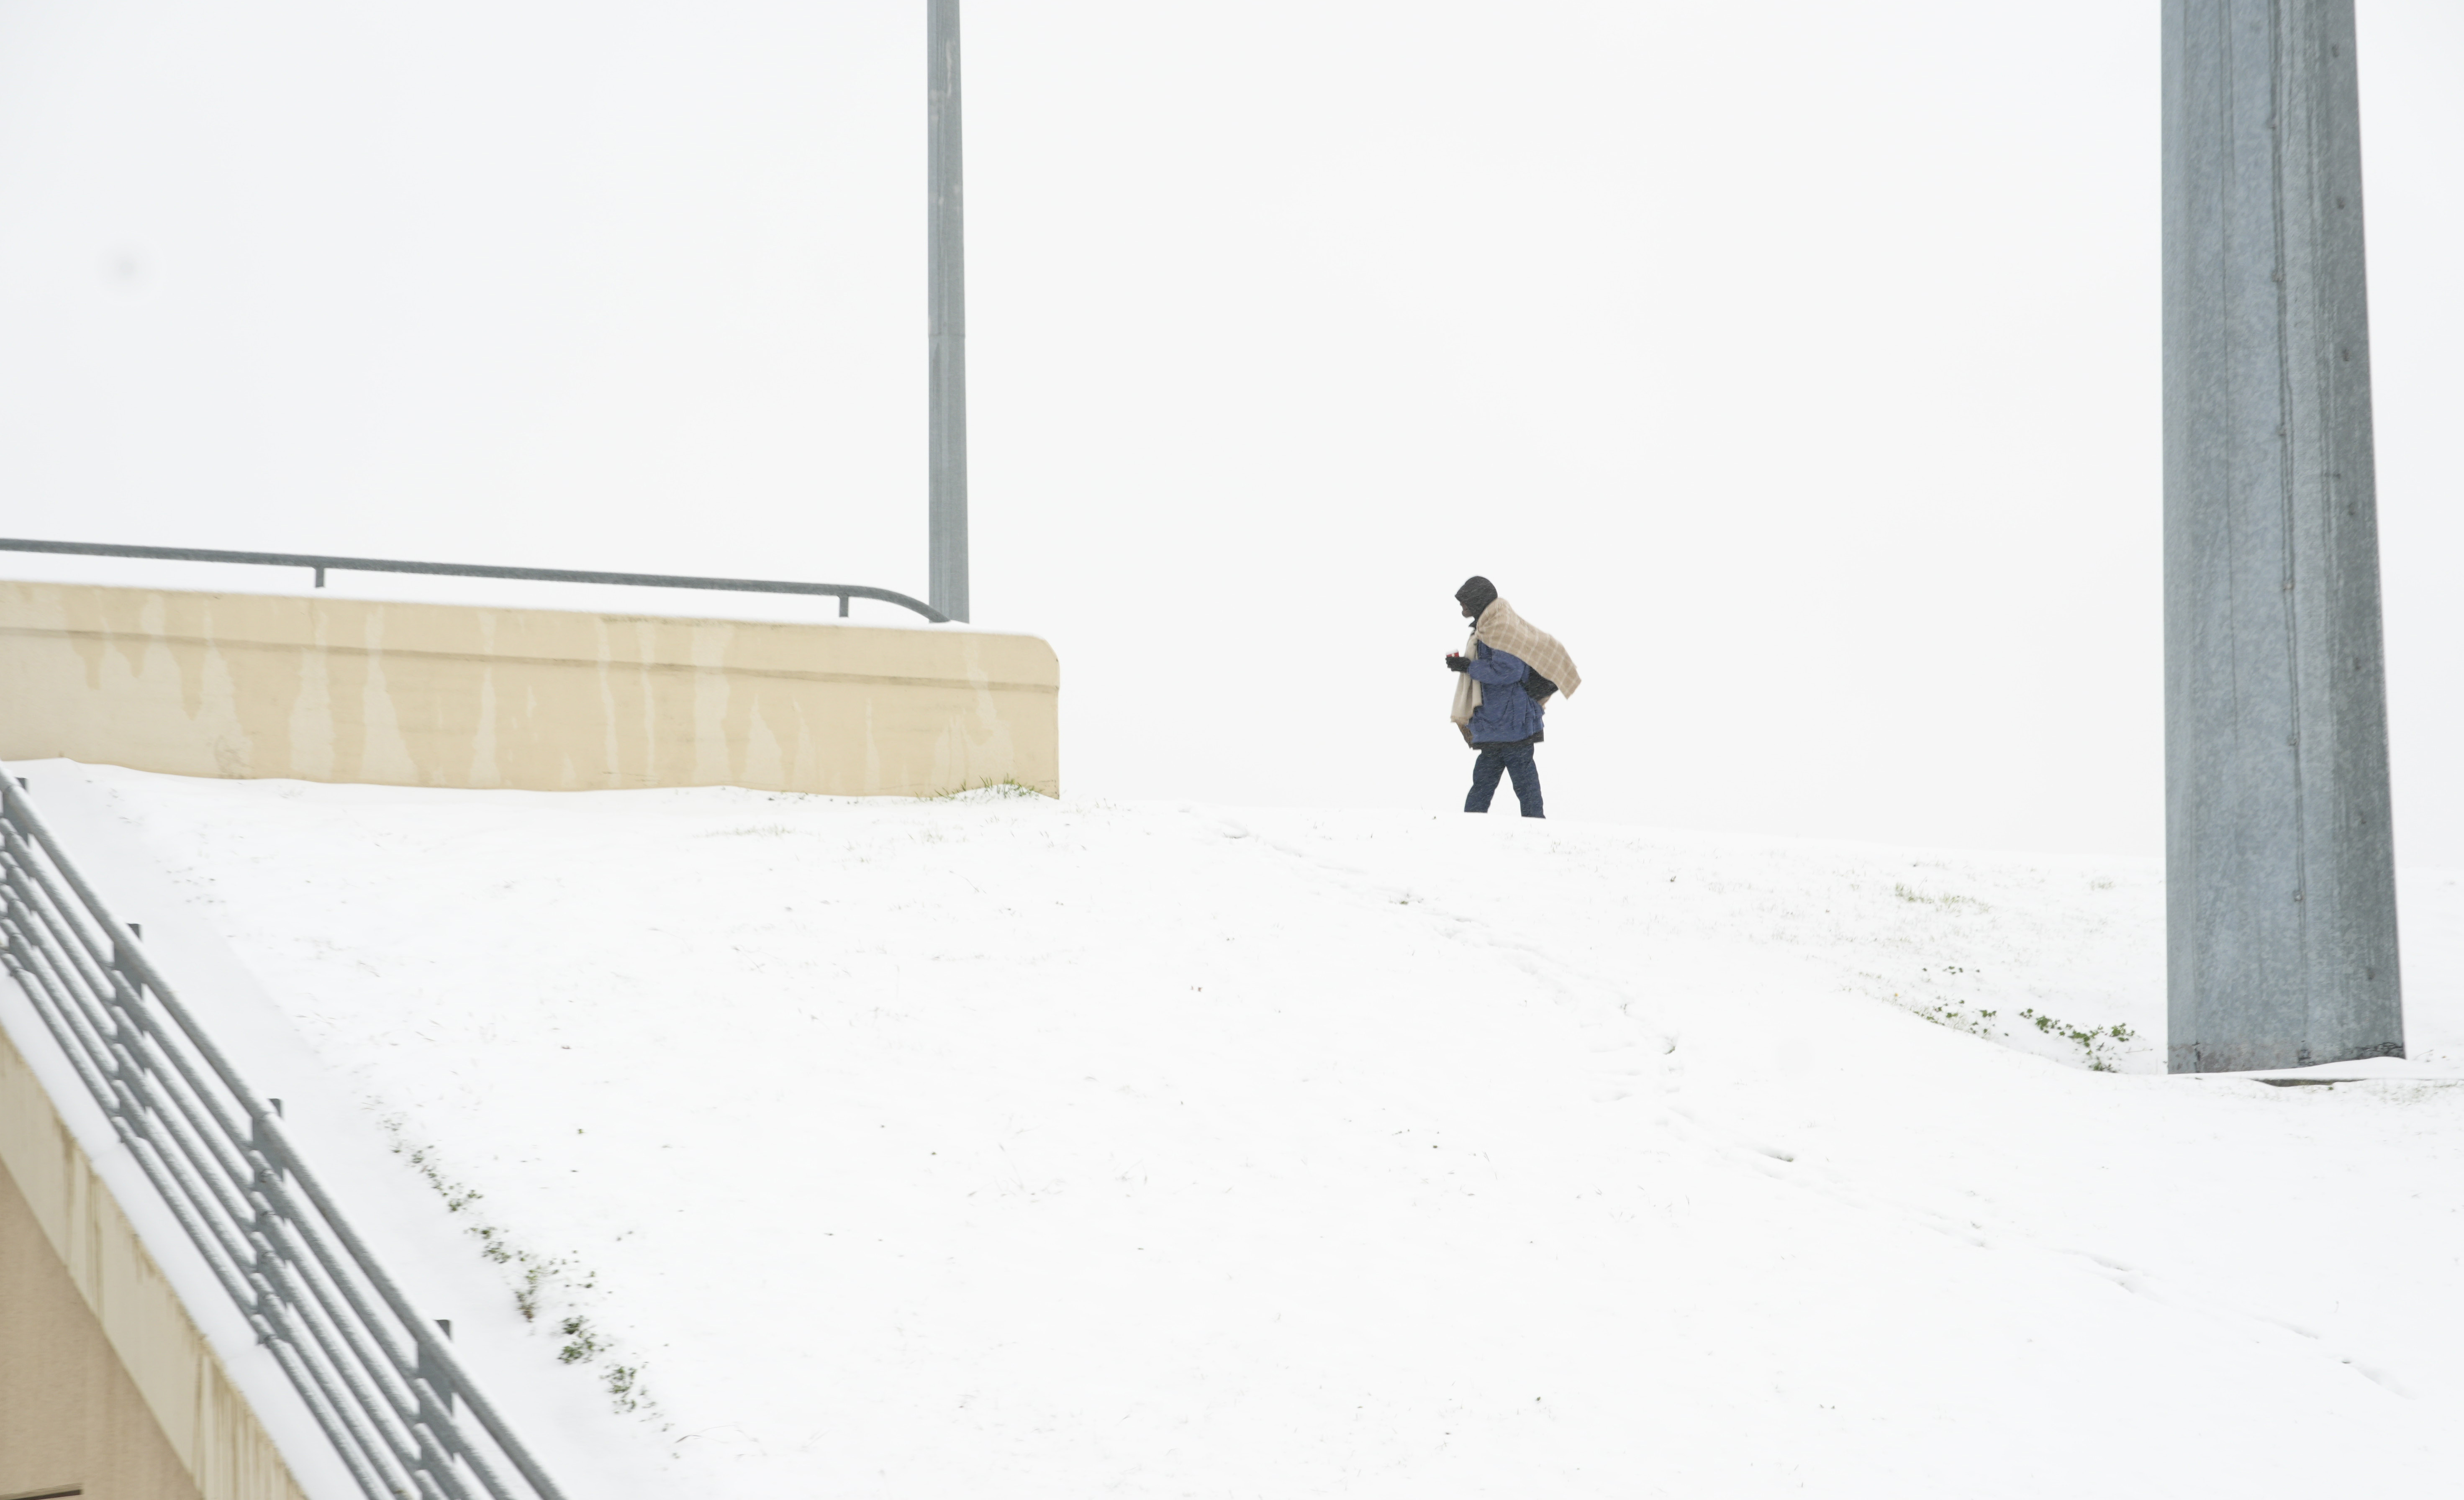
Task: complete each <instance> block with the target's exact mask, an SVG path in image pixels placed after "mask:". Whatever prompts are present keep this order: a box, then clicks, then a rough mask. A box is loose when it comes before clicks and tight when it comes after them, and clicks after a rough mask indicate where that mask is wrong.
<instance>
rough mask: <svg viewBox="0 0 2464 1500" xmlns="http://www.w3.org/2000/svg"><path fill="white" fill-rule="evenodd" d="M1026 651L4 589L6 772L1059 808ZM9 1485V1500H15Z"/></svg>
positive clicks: (599, 617)
mask: <svg viewBox="0 0 2464 1500" xmlns="http://www.w3.org/2000/svg"><path fill="white" fill-rule="evenodd" d="M1060 680H1061V678H1060V664H1059V662H1058V660H1057V659H1056V658H1055V657H1054V655H1053V653H1052V648H1050V647H1049V646H1046V645H1045V643H1044V642H1043V641H1041V640H1038V639H1036V638H1035V637H1033V636H1029V635H1000V634H993V633H989V632H984V631H973V630H963V629H876V628H870V627H864V626H848V625H768V624H753V623H746V622H740V621H726V620H692V619H670V618H657V617H650V616H642V615H603V614H586V613H580V612H566V611H561V610H546V609H495V608H483V607H473V606H461V605H415V604H388V603H381V602H375V601H368V600H354V599H319V598H314V597H305V598H303V597H300V596H298V595H271V594H207V593H184V592H175V591H171V590H167V589H151V588H104V587H98V586H93V585H74V584H31V583H13V582H7V581H0V760H7V761H19V760H39V759H43V758H47V757H52V756H61V757H66V758H68V759H70V760H75V761H93V762H101V763H105V764H112V765H124V766H130V767H133V768H135V769H138V770H146V771H167V772H172V773H175V774H178V775H184V776H220V777H296V778H298V779H300V780H303V781H314V782H371V783H383V784H387V785H398V786H465V787H497V786H510V787H525V788H529V789H532V790H539V791H568V790H584V789H600V788H615V787H636V786H719V785H724V786H752V787H759V788H761V789H764V790H773V791H798V792H825V793H832V794H837V795H843V796H871V795H893V796H929V795H931V794H933V793H935V792H944V791H956V790H958V789H961V788H964V787H968V786H974V785H979V784H982V783H987V782H997V781H1001V780H1003V779H1005V778H1011V779H1015V780H1017V781H1019V782H1021V783H1025V784H1026V785H1029V786H1032V787H1034V788H1036V789H1037V790H1039V791H1043V792H1046V793H1050V794H1052V795H1056V796H1057V795H1059V792H1060V787H1061V759H1060V724H1059V702H1060V698H1059V695H1060ZM0 1492H5V1491H0Z"/></svg>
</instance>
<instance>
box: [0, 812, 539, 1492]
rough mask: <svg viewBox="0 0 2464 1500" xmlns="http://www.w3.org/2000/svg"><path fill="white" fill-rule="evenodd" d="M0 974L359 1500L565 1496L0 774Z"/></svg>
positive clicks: (273, 1116)
mask: <svg viewBox="0 0 2464 1500" xmlns="http://www.w3.org/2000/svg"><path fill="white" fill-rule="evenodd" d="M0 966H5V967H6V968H7V970H8V971H9V972H10V973H11V974H12V975H14V976H15V977H16V980H17V982H18V984H19V985H20V986H21V987H22V988H23V989H24V990H25V992H26V995H27V998H28V999H30V1000H31V1001H32V1002H33V1006H34V1009H35V1010H36V1011H37V1012H38V1013H39V1014H40V1015H41V1017H42V1020H43V1024H44V1026H48V1027H49V1028H50V1029H51V1033H52V1036H53V1038H54V1039H55V1041H57V1042H58V1043H59V1045H60V1049H61V1050H62V1051H63V1052H65V1053H67V1054H68V1058H69V1061H70V1062H71V1063H72V1064H74V1065H75V1066H76V1068H77V1076H78V1077H79V1078H81V1079H83V1080H84V1082H85V1086H86V1088H87V1090H88V1091H89V1092H92V1093H93V1095H94V1098H95V1102H96V1103H97V1104H99V1105H100V1106H102V1111H103V1113H104V1114H106V1115H108V1116H109V1117H110V1119H111V1125H112V1129H113V1130H114V1131H116V1132H118V1133H119V1136H120V1138H121V1140H122V1141H123V1142H125V1143H126V1144H127V1146H128V1149H129V1151H130V1153H131V1154H133V1155H134V1156H135V1157H136V1158H137V1160H138V1163H139V1165H141V1166H142V1167H143V1168H144V1171H145V1175H146V1177H147V1178H149V1179H150V1180H152V1181H153V1183H154V1186H155V1188H156V1189H157V1190H158V1191H160V1192H161V1193H162V1195H163V1199H164V1202H166V1203H168V1204H169V1205H170V1208H171V1212H172V1213H173V1214H175V1215H176V1216H178V1218H179V1221H180V1226H181V1227H182V1228H184V1229H186V1230H187V1233H188V1238H189V1239H190V1240H192V1241H194V1242H195V1243H196V1246H197V1249H198V1250H199V1252H200V1253H202V1254H203V1255H204V1256H205V1258H206V1262H207V1264H208V1265H209V1266H210V1267H212V1268H213V1272H214V1275H215V1277H216V1278H217V1279H219V1280H220V1281H221V1283H222V1285H223V1290H226V1291H228V1292H229V1293H231V1300H232V1301H233V1302H236V1303H237V1304H238V1305H239V1309H240V1312H241V1313H242V1314H243V1315H245V1316H246V1317H247V1319H248V1322H249V1325H250V1326H251V1327H252V1328H253V1329H254V1330H255V1331H256V1336H257V1341H258V1342H259V1343H261V1344H264V1345H265V1346H266V1347H267V1348H268V1349H270V1350H272V1351H273V1354H274V1357H275V1360H276V1361H277V1362H279V1363H280V1364H281V1366H282V1370H283V1373H284V1374H285V1375H287V1376H289V1377H290V1378H291V1383H292V1384H293V1385H295V1386H297V1388H298V1391H299V1395H300V1398H301V1399H302V1400H303V1401H306V1402H307V1403H308V1407H309V1410H310V1411H311V1412H313V1413H314V1414H315V1416H316V1419H317V1422H318V1424H319V1426H321V1427H322V1428H323V1429H324V1431H325V1435H326V1436H327V1437H328V1438H330V1439H331V1440H332V1441H333V1445H334V1449H335V1451H336V1452H337V1453H339V1454H341V1459H342V1462H343V1464H344V1465H346V1466H347V1467H349V1469H350V1471H351V1475H352V1477H353V1478H355V1479H356V1480H358V1481H359V1485H360V1489H362V1491H363V1492H364V1493H365V1494H366V1495H367V1497H368V1500H408V1497H412V1496H417V1497H420V1500H563V1497H562V1496H561V1494H560V1492H559V1491H558V1489H557V1488H556V1486H555V1485H553V1484H552V1483H550V1482H549V1480H548V1478H547V1476H546V1475H545V1474H544V1473H542V1472H540V1470H539V1465H538V1464H536V1463H534V1462H533V1461H532V1459H531V1457H530V1455H529V1454H528V1453H527V1452H525V1451H524V1450H523V1448H522V1445H521V1444H520V1443H519V1442H518V1441H517V1439H516V1438H515V1436H514V1434H513V1433H512V1431H511V1430H510V1429H508V1428H507V1427H506V1425H505V1423H504V1422H503V1420H502V1419H501V1418H499V1417H498V1416H497V1415H496V1413H495V1409H494V1408H492V1407H490V1406H489V1404H488V1402H487V1401H486V1400H485V1399H484V1398H483V1397H481V1396H480V1394H479V1392H478V1390H477V1388H476V1387H474V1386H473V1384H472V1383H471V1379H470V1377H468V1376H466V1375H464V1374H463V1373H462V1370H461V1368H460V1366H458V1365H457V1364H455V1363H454V1360H453V1357H452V1355H451V1353H450V1352H449V1351H448V1350H447V1348H446V1339H447V1338H448V1337H450V1336H451V1330H450V1329H449V1328H447V1326H446V1325H444V1324H430V1323H429V1322H428V1321H426V1320H425V1319H423V1318H421V1317H419V1316H418V1315H417V1314H416V1313H413V1312H412V1311H411V1307H410V1304H409V1303H408V1302H407V1301H406V1300H404V1298H403V1295H402V1293H401V1291H400V1290H396V1288H395V1287H394V1284H393V1282H392V1280H391V1279H390V1278H388V1277H387V1276H386V1275H385V1270H384V1268H382V1267H380V1266H379V1265H378V1264H377V1262H376V1259H375V1257H374V1256H372V1255H370V1254H369V1253H368V1248H367V1246H366V1245H364V1244H363V1243H362V1241H361V1240H360V1237H359V1236H358V1235H357V1234H355V1233H353V1232H352V1230H351V1226H350V1224H348V1223H346V1222H345V1221H344V1220H343V1218H342V1216H341V1211H340V1210H339V1209H337V1208H336V1207H335V1206H334V1201H333V1200H332V1198H330V1197H329V1196H327V1194H326V1192H325V1190H324V1189H323V1188H322V1187H320V1186H319V1185H318V1182H317V1180H316V1179H315V1178H314V1177H312V1176H311V1175H310V1174H309V1172H308V1168H307V1166H306V1164H305V1163H304V1162H302V1161H301V1160H300V1158H299V1156H298V1153H297V1151H295V1150H294V1149H293V1148H292V1146H291V1144H290V1142H289V1141H288V1140H286V1139H285V1138H284V1136H283V1133H282V1124H281V1118H280V1115H281V1106H280V1101H279V1100H274V1101H269V1100H266V1099H263V1098H260V1097H259V1096H258V1095H257V1094H256V1093H255V1092H253V1091H251V1090H250V1088H249V1087H248V1085H247V1084H246V1083H244V1082H242V1081H241V1079H240V1077H239V1075H238V1073H236V1072H235V1071H233V1070H232V1069H231V1063H230V1061H229V1060H228V1059H226V1058H225V1057H224V1056H223V1055H222V1053H221V1051H219V1050H218V1049H217V1048H215V1047H214V1044H213V1042H212V1040H211V1039H210V1038H209V1037H208V1036H207V1035H206V1033H205V1032H204V1031H203V1030H202V1029H201V1028H200V1027H199V1026H198V1025H197V1022H196V1019H195V1017H193V1016H191V1015H190V1014H189V1013H188V1011H187V1008H186V1007H185V1006H183V1005H182V1004H180V1002H179V1001H178V999H177V998H175V997H174V996H173V995H172V993H171V989H170V986H169V985H167V984H165V983H164V982H163V977H162V976H161V975H160V974H158V973H157V972H156V971H155V969H154V966H153V965H152V964H151V963H150V962H148V961H147V960H146V958H145V954H144V950H143V948H142V947H140V946H139V944H138V940H137V935H136V933H135V932H134V931H133V930H131V929H130V928H127V927H124V926H122V925H121V923H120V922H119V921H117V920H116V919H114V918H113V917H112V915H111V914H110V913H109V912H107V911H105V910H104V909H103V906H102V903H101V902H100V901H99V900H98V899H97V898H96V896H95V893H94V891H93V889H92V888H91V887H89V886H88V885H87V884H86V883H85V881H84V880H83V879H82V878H80V877H79V876H78V874H77V871H76V869H75V868H74V867H72V866H71V865H70V864H69V862H68V859H67V857H66V856H65V855H64V854H62V853H61V852H60V848H59V846H58V844H57V843H55V841H54V840H53V838H52V836H51V834H50V833H49V832H48V831H46V830H45V828H44V827H43V825H42V822H41V820H40V819H38V818H37V817H35V815H34V811H33V807H32V806H31V805H29V804H28V802H27V799H26V796H25V794H24V792H23V791H22V789H21V788H20V785H19V783H17V781H16V780H15V779H14V778H13V777H10V776H8V775H7V774H5V768H0ZM457 1402H459V1403H460V1404H461V1405H462V1406H463V1407H464V1408H466V1409H467V1411H468V1413H469V1416H470V1418H471V1419H472V1421H471V1423H465V1422H464V1421H463V1420H462V1419H461V1418H460V1417H459V1416H457V1415H456V1413H455V1410H454V1407H455V1404H456V1403H457ZM500 1463H501V1464H502V1465H503V1466H505V1467H510V1468H511V1469H512V1471H513V1472H514V1473H515V1474H516V1475H517V1476H518V1482H517V1483H516V1484H513V1485H509V1484H508V1482H507V1480H506V1479H505V1478H504V1477H503V1476H502V1475H501V1474H500V1473H499V1464H500Z"/></svg>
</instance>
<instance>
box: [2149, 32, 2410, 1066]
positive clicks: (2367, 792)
mask: <svg viewBox="0 0 2464 1500" xmlns="http://www.w3.org/2000/svg"><path fill="white" fill-rule="evenodd" d="M2164 25H2165V44H2164V46H2165V55H2164V69H2165V145H2164V150H2165V741H2166V743H2165V756H2166V778H2165V780H2166V840H2165V843H2166V858H2167V900H2168V909H2167V950H2168V966H2169V973H2168V982H2169V989H2170V1016H2169V1021H2170V1027H2169V1030H2170V1034H2169V1037H2168V1044H2169V1045H2168V1048H2167V1065H2168V1066H2169V1068H2170V1069H2171V1070H2173V1071H2176V1072H2185V1071H2216V1070H2233V1069H2248V1068H2288V1067H2298V1066H2300V1065H2303V1064H2311V1063H2330V1062H2341V1061H2343V1060H2345V1059H2349V1058H2357V1057H2382V1056H2401V1055H2403V1052H2404V1022H2403V1009H2402V1001H2401V991H2400V989H2399V986H2398V983H2397V974H2396V923H2395V860H2394V847H2393V843H2392V840H2391V838H2390V836H2389V829H2388V823H2387V806H2388V804H2387V679H2386V672H2385V666H2384V657H2383V652H2382V649H2381V641H2380V627H2379V556H2378V520H2377V500H2376V488H2375V484H2374V480H2373V475H2372V465H2371V455H2370V345H2369V319H2368V310H2367V307H2366V302H2365V296H2364V286H2363V276H2362V164H2361V118H2360V111H2359V103H2358V95H2357V92H2356V81H2355V80H2356V75H2355V73H2354V66H2353V5H2352V0H2165V7H2164Z"/></svg>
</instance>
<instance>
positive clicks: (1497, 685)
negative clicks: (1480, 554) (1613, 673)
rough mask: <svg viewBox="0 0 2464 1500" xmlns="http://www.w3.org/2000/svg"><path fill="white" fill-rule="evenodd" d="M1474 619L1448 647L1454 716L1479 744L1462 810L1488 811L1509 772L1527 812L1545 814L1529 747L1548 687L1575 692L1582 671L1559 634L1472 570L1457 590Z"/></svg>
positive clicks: (1538, 733) (1537, 734)
mask: <svg viewBox="0 0 2464 1500" xmlns="http://www.w3.org/2000/svg"><path fill="white" fill-rule="evenodd" d="M1455 603H1457V604H1459V605H1461V606H1463V618H1464V619H1466V620H1469V621H1470V622H1471V639H1470V640H1469V641H1466V642H1465V643H1464V644H1463V654H1461V655H1451V654H1450V655H1448V656H1447V657H1446V668H1447V670H1448V671H1450V672H1454V673H1459V675H1458V676H1457V677H1456V679H1455V702H1454V716H1453V717H1454V721H1455V727H1457V728H1458V729H1461V730H1462V731H1463V743H1465V744H1467V745H1470V746H1471V747H1472V748H1473V749H1475V750H1477V751H1479V752H1480V759H1479V760H1478V761H1474V762H1473V763H1472V769H1471V795H1470V796H1468V797H1465V798H1464V799H1463V811H1465V812H1486V811H1487V810H1488V805H1489V801H1490V799H1492V798H1494V797H1495V796H1496V795H1497V781H1498V778H1499V777H1501V776H1510V777H1512V778H1513V779H1514V797H1515V800H1516V801H1517V802H1520V803H1521V804H1522V805H1523V815H1524V816H1525V817H1527V818H1539V817H1545V816H1547V814H1545V813H1544V812H1542V811H1541V807H1540V767H1539V766H1538V765H1537V764H1535V763H1533V761H1532V759H1531V747H1532V746H1533V745H1536V744H1538V743H1539V742H1540V741H1541V740H1542V739H1546V738H1547V735H1546V733H1545V731H1544V729H1543V726H1542V723H1541V719H1542V716H1543V714H1544V712H1545V709H1544V705H1546V704H1547V702H1548V701H1549V699H1550V697H1551V696H1552V695H1556V694H1559V693H1562V694H1564V695H1566V696H1568V697H1570V698H1571V697H1573V695H1574V689H1576V688H1577V687H1579V686H1581V685H1582V681H1583V678H1582V673H1578V672H1576V671H1575V670H1574V659H1573V657H1571V656H1569V655H1567V654H1566V648H1564V647H1563V646H1560V645H1558V644H1557V638H1556V637H1555V636H1553V635H1551V634H1550V633H1549V632H1548V631H1546V630H1542V629H1537V628H1536V627H1534V626H1532V625H1531V624H1529V622H1527V621H1526V620H1525V619H1524V618H1523V617H1522V616H1521V615H1519V614H1516V613H1515V612H1514V607H1513V606H1512V605H1509V604H1507V602H1506V601H1505V600H1503V599H1500V598H1498V597H1497V585H1494V584H1492V583H1490V582H1489V581H1488V580H1487V579H1485V578H1481V577H1478V576H1476V575H1475V576H1474V577H1472V578H1469V579H1466V580H1464V582H1463V587H1461V588H1458V589H1456V590H1455Z"/></svg>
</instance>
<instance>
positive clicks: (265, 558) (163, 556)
mask: <svg viewBox="0 0 2464 1500" xmlns="http://www.w3.org/2000/svg"><path fill="white" fill-rule="evenodd" d="M0 552H52V553H64V554H67V555H69V556H73V557H92V558H146V559H150V560H153V561H155V562H247V563H253V564H255V565H258V566H262V567H304V568H310V569H313V570H314V571H315V572H316V575H317V586H318V587H319V588H322V587H324V586H325V574H326V572H327V570H329V569H330V570H332V571H334V572H337V573H429V574H438V575H442V576H444V577H447V578H517V579H528V580H531V581H533V582H536V583H547V584H627V585H633V586H635V587H640V588H715V589H720V590H723V591H726V592H729V593H739V594H821V595H825V596H827V595H836V596H837V598H838V602H839V614H840V615H841V617H845V616H846V614H847V601H848V600H850V599H878V600H880V601H881V602H882V603H884V604H891V605H897V606H898V607H901V608H905V609H913V610H914V611H915V612H916V613H917V614H920V615H922V616H923V617H924V618H925V619H927V620H930V621H932V622H933V623H934V624H935V625H947V624H949V623H950V617H949V616H948V615H946V614H943V613H942V612H941V611H940V610H938V609H935V608H934V607H932V606H931V605H928V604H926V603H925V602H924V601H923V600H921V599H911V598H909V597H908V596H907V595H905V594H902V593H900V592H898V591H897V590H896V589H893V588H872V587H869V586H867V585H863V584H788V583H780V582H777V581H775V580H770V579H759V578H686V577H681V576H678V575H675V574H670V573H588V572H580V571H577V570H575V569H572V568H562V567H493V566H489V565H487V564H484V563H478V562H393V561H390V560H387V559H385V558H329V557H319V556H316V555H313V554H310V553H305V552H221V551H216V550H215V549H213V548H211V547H129V546H121V545H120V544H119V543H117V542H109V541H30V540H26V539H24V538H21V537H0Z"/></svg>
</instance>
